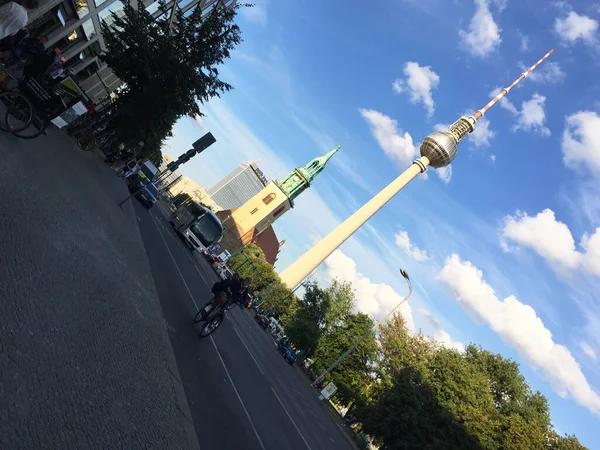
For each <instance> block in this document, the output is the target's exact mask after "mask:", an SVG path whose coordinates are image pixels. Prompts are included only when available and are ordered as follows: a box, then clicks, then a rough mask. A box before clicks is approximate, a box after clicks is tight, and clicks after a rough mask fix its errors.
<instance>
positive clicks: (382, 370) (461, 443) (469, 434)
mask: <svg viewBox="0 0 600 450" xmlns="http://www.w3.org/2000/svg"><path fill="white" fill-rule="evenodd" d="M378 343H379V359H378V361H377V366H378V372H379V375H380V379H379V382H378V383H376V385H377V387H378V389H375V390H374V391H373V392H374V394H373V395H374V398H373V399H372V400H371V401H370V402H369V404H368V405H366V406H364V407H362V408H360V409H359V410H358V416H359V419H360V420H361V422H362V423H363V425H364V429H365V431H366V432H367V433H369V434H371V435H373V436H374V437H375V438H376V440H377V441H378V443H379V444H381V448H382V449H421V448H424V449H446V448H461V449H462V448H464V449H485V450H488V449H489V450H512V449H514V450H517V449H546V450H559V449H560V450H562V449H577V450H580V449H583V448H584V447H583V446H582V445H581V444H580V443H579V441H578V440H577V438H575V437H574V436H568V435H566V436H558V435H557V434H556V433H555V432H554V430H553V427H552V425H551V420H550V413H549V408H548V403H547V400H546V398H545V397H544V396H543V395H542V394H540V393H539V392H532V390H531V388H530V387H529V385H528V384H527V382H526V380H525V377H523V375H522V374H521V373H520V371H519V366H518V364H516V363H515V362H514V361H511V360H510V359H507V358H504V357H502V356H501V355H498V354H494V353H491V352H489V351H486V350H483V349H482V348H481V347H477V346H474V345H470V346H468V347H467V348H466V350H465V352H464V353H459V352H457V351H455V350H449V349H446V348H444V347H440V346H438V345H435V344H434V343H433V342H432V341H431V340H429V339H428V338H427V337H425V336H423V335H421V334H416V335H415V334H412V333H410V332H409V331H408V330H407V329H406V325H405V322H404V320H403V319H402V317H401V316H400V315H396V316H395V317H393V318H392V319H391V320H390V321H389V322H388V323H387V324H386V325H384V326H382V327H381V331H380V335H379V340H378Z"/></svg>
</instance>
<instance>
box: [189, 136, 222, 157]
mask: <svg viewBox="0 0 600 450" xmlns="http://www.w3.org/2000/svg"><path fill="white" fill-rule="evenodd" d="M215 142H217V140H216V139H215V137H214V136H213V135H212V133H211V132H208V133H206V134H205V135H204V136H202V137H201V138H200V139H198V140H197V141H196V142H194V143H193V144H192V147H194V149H195V150H196V151H197V152H198V153H201V152H203V151H204V150H206V149H207V148H208V147H210V146H211V145H213V144H214V143H215Z"/></svg>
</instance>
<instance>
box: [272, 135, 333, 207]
mask: <svg viewBox="0 0 600 450" xmlns="http://www.w3.org/2000/svg"><path fill="white" fill-rule="evenodd" d="M340 148H342V146H341V145H340V146H337V147H336V148H334V149H333V150H331V151H330V152H329V153H327V154H326V155H323V156H321V157H319V158H315V159H313V160H312V161H311V162H309V163H308V164H307V165H305V166H304V167H298V168H296V169H294V171H293V172H292V173H290V174H289V175H288V176H287V177H285V178H284V179H283V180H281V181H276V182H275V183H277V185H278V186H279V188H280V189H281V190H282V191H283V192H284V193H285V195H287V196H288V198H289V199H290V202H291V203H292V205H293V201H294V199H295V198H296V197H298V196H299V195H300V194H301V193H302V192H303V191H304V190H306V189H307V188H308V187H310V183H311V181H312V180H314V178H315V177H316V176H317V175H319V174H320V173H321V172H322V171H323V169H324V168H325V165H326V164H327V162H328V161H329V160H330V159H331V157H332V156H333V155H335V154H336V153H337V151H338V150H339V149H340Z"/></svg>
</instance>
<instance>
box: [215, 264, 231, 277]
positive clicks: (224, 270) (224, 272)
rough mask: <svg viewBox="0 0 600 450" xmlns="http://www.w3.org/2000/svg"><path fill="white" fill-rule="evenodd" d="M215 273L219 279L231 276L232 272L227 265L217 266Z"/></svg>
mask: <svg viewBox="0 0 600 450" xmlns="http://www.w3.org/2000/svg"><path fill="white" fill-rule="evenodd" d="M217 275H219V277H221V280H226V279H228V278H232V277H233V272H232V271H231V270H229V268H228V267H227V266H219V267H218V269H217Z"/></svg>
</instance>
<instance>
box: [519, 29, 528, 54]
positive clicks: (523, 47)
mask: <svg viewBox="0 0 600 450" xmlns="http://www.w3.org/2000/svg"><path fill="white" fill-rule="evenodd" d="M519 36H520V37H521V45H520V46H519V48H520V49H521V51H522V52H528V51H529V36H527V35H526V34H523V33H519Z"/></svg>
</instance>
